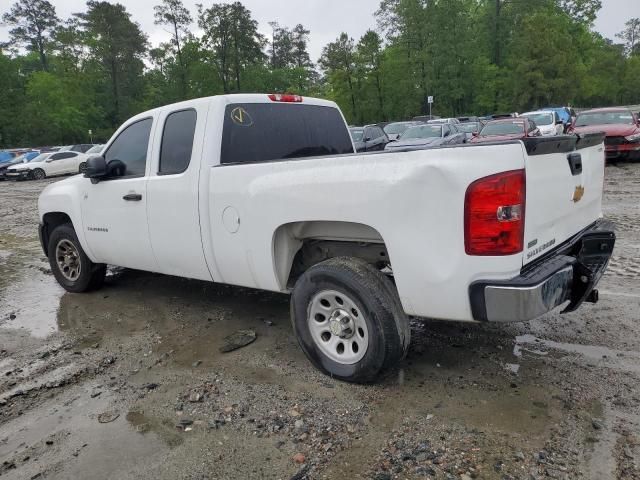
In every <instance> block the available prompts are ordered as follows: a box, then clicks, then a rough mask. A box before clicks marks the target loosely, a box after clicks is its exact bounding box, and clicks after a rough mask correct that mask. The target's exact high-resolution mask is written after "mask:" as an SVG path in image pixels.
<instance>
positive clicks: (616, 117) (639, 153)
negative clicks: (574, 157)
mask: <svg viewBox="0 0 640 480" xmlns="http://www.w3.org/2000/svg"><path fill="white" fill-rule="evenodd" d="M592 132H604V133H605V135H606V136H605V139H604V144H605V151H606V153H607V159H608V160H609V159H611V160H613V159H616V160H622V159H625V160H626V159H634V160H640V120H638V117H637V116H636V115H635V114H634V113H632V112H631V110H629V109H628V108H597V109H594V110H587V111H584V112H580V113H579V114H578V116H577V117H576V119H575V120H574V121H573V124H572V125H571V127H569V133H592Z"/></svg>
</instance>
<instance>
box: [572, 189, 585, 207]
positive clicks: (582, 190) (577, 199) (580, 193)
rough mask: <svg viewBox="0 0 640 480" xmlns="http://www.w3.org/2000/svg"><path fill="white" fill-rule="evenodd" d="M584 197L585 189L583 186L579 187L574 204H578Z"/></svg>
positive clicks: (576, 190)
mask: <svg viewBox="0 0 640 480" xmlns="http://www.w3.org/2000/svg"><path fill="white" fill-rule="evenodd" d="M582 197H584V187H583V186H582V185H578V186H577V187H576V189H575V191H574V192H573V203H578V202H579V201H580V200H582Z"/></svg>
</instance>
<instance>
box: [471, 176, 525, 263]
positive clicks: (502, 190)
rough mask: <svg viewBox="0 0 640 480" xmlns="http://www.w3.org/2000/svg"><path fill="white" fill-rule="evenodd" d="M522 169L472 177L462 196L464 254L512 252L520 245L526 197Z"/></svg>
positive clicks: (520, 248)
mask: <svg viewBox="0 0 640 480" xmlns="http://www.w3.org/2000/svg"><path fill="white" fill-rule="evenodd" d="M525 189H526V177H525V171H524V170H513V171H509V172H503V173H498V174H496V175H491V176H489V177H484V178H481V179H480V180H476V181H475V182H473V183H472V184H471V185H469V188H467V193H466V195H465V199H464V247H465V251H466V252H467V255H496V256H498V255H513V254H515V253H519V252H522V250H523V247H524V214H525V197H526V191H525Z"/></svg>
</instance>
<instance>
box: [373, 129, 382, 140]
mask: <svg viewBox="0 0 640 480" xmlns="http://www.w3.org/2000/svg"><path fill="white" fill-rule="evenodd" d="M373 132H374V135H375V137H376V138H380V137H384V132H383V131H382V129H381V128H380V127H376V128H374V129H373Z"/></svg>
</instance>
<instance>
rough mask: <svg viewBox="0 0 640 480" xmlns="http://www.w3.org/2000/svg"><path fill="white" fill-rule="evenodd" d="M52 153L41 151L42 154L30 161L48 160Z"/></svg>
mask: <svg viewBox="0 0 640 480" xmlns="http://www.w3.org/2000/svg"><path fill="white" fill-rule="evenodd" d="M49 155H51V154H50V153H41V154H40V155H38V156H37V157H33V158H32V159H31V160H29V161H30V162H33V163H38V162H42V161H44V160H46V158H47V157H48V156H49Z"/></svg>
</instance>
